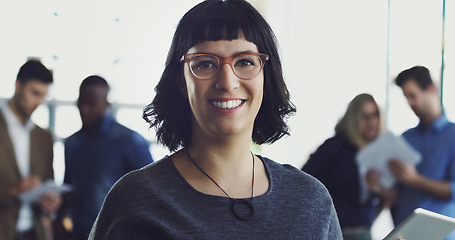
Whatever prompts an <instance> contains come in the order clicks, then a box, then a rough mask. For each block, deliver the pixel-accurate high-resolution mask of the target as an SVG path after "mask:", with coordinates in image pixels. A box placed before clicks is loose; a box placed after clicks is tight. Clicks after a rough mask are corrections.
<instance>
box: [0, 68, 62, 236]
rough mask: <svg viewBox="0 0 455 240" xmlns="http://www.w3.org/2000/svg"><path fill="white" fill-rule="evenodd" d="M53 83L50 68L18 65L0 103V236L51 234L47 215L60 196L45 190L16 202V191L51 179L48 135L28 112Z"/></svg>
mask: <svg viewBox="0 0 455 240" xmlns="http://www.w3.org/2000/svg"><path fill="white" fill-rule="evenodd" d="M52 82H53V77H52V73H51V71H49V70H48V69H47V68H46V67H45V66H44V65H43V64H41V63H40V62H39V61H36V60H29V61H27V62H26V63H25V64H24V65H22V66H21V68H20V69H19V72H18V74H17V78H16V89H15V92H14V95H13V97H12V98H11V99H10V100H9V101H8V103H7V104H5V105H4V106H1V107H0V108H1V109H0V239H2V240H13V239H14V240H44V239H46V240H47V239H51V237H52V236H51V235H50V233H51V231H50V221H51V219H50V215H51V213H52V212H53V211H55V210H56V209H57V208H58V207H59V206H60V203H61V197H60V196H59V195H56V194H54V193H45V194H44V195H43V196H41V197H40V199H39V201H38V203H36V204H35V203H33V204H30V203H21V202H20V201H19V200H18V198H17V197H18V195H19V194H21V193H24V192H26V191H28V190H31V189H33V188H35V187H38V186H40V185H41V183H42V182H44V181H45V180H48V179H53V177H54V173H53V168H52V164H53V158H54V152H53V140H52V135H51V133H50V132H49V131H48V130H44V129H42V128H41V127H39V126H37V125H35V124H34V123H33V122H32V121H31V119H30V116H31V115H32V113H33V112H34V111H35V110H36V109H37V108H38V106H39V105H41V104H42V103H43V102H44V100H45V96H46V94H47V92H48V90H49V85H50V84H51V83H52Z"/></svg>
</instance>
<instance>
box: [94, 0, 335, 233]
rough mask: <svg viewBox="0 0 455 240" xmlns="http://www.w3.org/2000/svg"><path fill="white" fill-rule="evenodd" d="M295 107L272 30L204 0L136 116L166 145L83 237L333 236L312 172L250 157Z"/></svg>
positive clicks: (331, 216) (324, 196) (331, 215)
mask: <svg viewBox="0 0 455 240" xmlns="http://www.w3.org/2000/svg"><path fill="white" fill-rule="evenodd" d="M294 112H295V107H294V106H293V104H292V103H291V102H290V100H289V94H288V91H287V88H286V85H285V83H284V81H283V76H282V71H281V63H280V59H279V56H278V51H277V45H276V42H275V36H274V35H273V32H272V30H271V29H270V26H269V25H268V24H267V22H266V21H265V20H264V18H263V17H262V16H261V15H260V14H259V13H258V11H257V10H255V9H254V8H253V7H252V6H251V5H250V4H249V3H247V2H246V1H243V0H227V1H221V0H209V1H204V2H202V3H200V4H198V5H196V6H195V7H194V8H192V9H191V10H190V11H188V12H187V13H186V14H185V15H184V16H183V18H182V19H181V20H180V22H179V25H178V27H177V29H176V32H175V35H174V38H173V41H172V45H171V48H170V51H169V54H168V59H167V62H166V67H165V70H164V72H163V74H162V76H161V79H160V82H159V83H158V85H157V87H156V96H155V98H154V100H153V102H152V103H151V104H150V105H149V106H148V107H147V108H146V109H145V110H144V118H145V119H146V120H147V121H148V122H149V123H150V124H151V126H152V127H154V128H155V129H156V132H157V138H158V140H159V141H161V142H162V143H164V144H165V145H166V146H167V147H168V148H169V149H170V150H171V151H175V152H174V153H173V154H172V155H171V156H166V157H165V158H163V159H161V160H160V161H158V162H156V163H154V164H152V165H149V166H148V167H145V168H143V169H141V170H139V171H136V172H132V173H130V174H128V175H126V176H125V177H123V178H122V179H121V180H120V181H119V182H118V183H117V184H116V185H115V186H114V187H113V188H112V190H111V192H110V193H109V195H108V196H107V198H106V200H105V203H104V205H103V208H102V209H101V212H100V214H99V216H98V219H97V222H96V223H95V225H94V226H93V229H92V233H91V237H90V239H151V238H152V239H154V238H156V239H240V238H241V239H291V238H292V239H296V238H297V239H341V231H340V228H339V223H338V220H337V217H336V212H335V209H334V207H333V204H332V201H331V198H330V195H329V194H328V192H327V190H326V189H325V188H324V187H323V185H322V184H320V183H319V182H318V181H316V180H315V179H314V178H312V177H310V176H309V175H306V174H304V173H302V172H301V171H300V170H298V169H296V168H293V167H291V166H289V165H280V164H278V163H276V162H273V161H272V160H270V159H267V158H264V157H261V156H255V155H253V154H252V153H251V152H250V143H251V141H254V142H255V143H257V144H263V143H272V142H274V141H276V140H278V139H279V138H281V137H282V136H284V135H287V134H288V128H287V125H286V123H285V121H284V120H285V118H286V117H287V116H289V115H290V114H292V113H294Z"/></svg>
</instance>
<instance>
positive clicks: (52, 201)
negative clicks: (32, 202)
mask: <svg viewBox="0 0 455 240" xmlns="http://www.w3.org/2000/svg"><path fill="white" fill-rule="evenodd" d="M39 204H40V205H41V207H42V208H43V210H44V211H45V212H48V213H52V212H55V211H56V210H57V209H58V208H59V207H60V205H62V197H61V196H60V195H58V194H55V193H51V192H48V193H45V194H43V195H42V196H41V197H40V199H39Z"/></svg>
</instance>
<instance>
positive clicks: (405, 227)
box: [384, 208, 455, 240]
mask: <svg viewBox="0 0 455 240" xmlns="http://www.w3.org/2000/svg"><path fill="white" fill-rule="evenodd" d="M454 229H455V218H451V217H448V216H444V215H441V214H439V213H435V212H432V211H428V210H425V209H422V208H417V209H415V210H414V212H413V213H412V214H411V215H409V216H408V217H407V218H406V219H405V220H404V221H403V222H402V223H400V224H399V225H398V226H397V227H395V228H394V229H393V230H392V231H391V232H390V233H389V234H388V235H387V236H386V237H385V238H384V240H397V239H405V240H428V239H432V240H442V239H444V238H445V237H447V235H449V233H451V232H452V231H453V230H454Z"/></svg>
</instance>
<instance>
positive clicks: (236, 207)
mask: <svg viewBox="0 0 455 240" xmlns="http://www.w3.org/2000/svg"><path fill="white" fill-rule="evenodd" d="M185 150H186V155H187V156H188V159H190V161H191V162H192V163H193V164H194V166H196V167H197V168H198V169H199V170H200V171H201V172H202V173H204V174H205V176H207V177H208V178H209V179H210V180H212V182H213V183H215V185H216V186H217V187H218V188H219V189H220V190H221V191H222V192H223V193H224V194H225V195H226V196H227V197H228V198H229V199H230V200H231V202H232V204H231V209H232V212H233V213H234V215H235V216H236V217H237V218H238V219H240V220H244V221H248V220H250V219H251V218H253V216H254V206H253V193H254V155H253V153H251V156H252V158H253V174H252V175H253V176H252V179H251V197H250V199H233V198H231V196H229V194H228V193H227V192H226V191H224V189H223V188H222V187H221V186H220V185H219V184H218V183H217V182H216V181H215V180H213V178H211V177H210V176H209V175H208V174H207V173H206V172H205V171H204V170H202V168H200V167H199V166H198V165H197V164H196V162H195V161H194V160H193V159H192V158H191V156H190V154H189V152H188V148H186V149H185ZM245 207H246V209H247V211H249V214H248V213H247V214H246V215H245V214H244V213H245V212H244V211H242V209H245Z"/></svg>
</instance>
